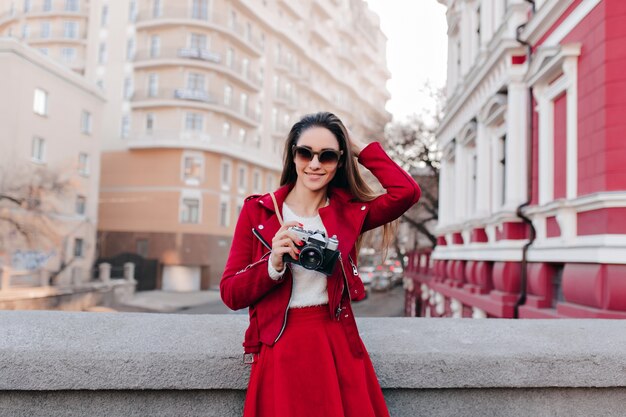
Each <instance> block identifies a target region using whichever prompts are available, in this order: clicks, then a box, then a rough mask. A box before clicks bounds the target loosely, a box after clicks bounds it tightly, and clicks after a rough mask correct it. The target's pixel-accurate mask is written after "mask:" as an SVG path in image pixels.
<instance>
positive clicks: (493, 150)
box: [487, 128, 502, 213]
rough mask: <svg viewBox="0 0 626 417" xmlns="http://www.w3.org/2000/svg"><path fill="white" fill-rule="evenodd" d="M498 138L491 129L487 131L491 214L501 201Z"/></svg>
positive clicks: (497, 208) (496, 209)
mask: <svg viewBox="0 0 626 417" xmlns="http://www.w3.org/2000/svg"><path fill="white" fill-rule="evenodd" d="M499 140H500V138H499V137H498V135H496V132H495V131H494V129H493V128H488V129H487V142H488V144H489V149H490V152H489V153H490V155H491V164H490V166H491V173H492V174H491V201H490V204H491V210H490V212H491V213H495V212H497V211H498V210H499V209H500V201H501V198H502V197H501V196H500V193H501V191H500V190H501V189H502V186H501V185H500V184H501V181H502V178H501V176H500V161H499V159H500V143H499Z"/></svg>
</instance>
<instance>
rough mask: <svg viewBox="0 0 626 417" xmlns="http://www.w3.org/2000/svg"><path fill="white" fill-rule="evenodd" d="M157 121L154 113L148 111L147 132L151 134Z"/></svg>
mask: <svg viewBox="0 0 626 417" xmlns="http://www.w3.org/2000/svg"><path fill="white" fill-rule="evenodd" d="M155 121H156V117H155V116H154V113H146V133H148V134H151V133H152V132H153V131H154V123H155Z"/></svg>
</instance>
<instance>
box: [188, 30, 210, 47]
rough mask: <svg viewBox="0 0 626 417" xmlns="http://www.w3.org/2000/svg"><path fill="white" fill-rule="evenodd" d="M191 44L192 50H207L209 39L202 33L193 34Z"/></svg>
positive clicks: (190, 39)
mask: <svg viewBox="0 0 626 417" xmlns="http://www.w3.org/2000/svg"><path fill="white" fill-rule="evenodd" d="M189 44H190V45H189V47H190V48H192V49H207V37H206V35H203V34H201V33H192V34H191V37H190V38H189Z"/></svg>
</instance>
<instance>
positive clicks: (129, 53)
mask: <svg viewBox="0 0 626 417" xmlns="http://www.w3.org/2000/svg"><path fill="white" fill-rule="evenodd" d="M134 58H135V38H130V39H128V40H127V41H126V60H127V61H132V60H133V59H134Z"/></svg>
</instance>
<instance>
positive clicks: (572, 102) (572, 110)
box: [563, 57, 578, 199]
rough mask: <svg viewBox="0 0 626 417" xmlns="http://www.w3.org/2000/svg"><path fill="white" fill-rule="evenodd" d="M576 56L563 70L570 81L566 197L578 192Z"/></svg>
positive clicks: (565, 64) (568, 92) (566, 62)
mask: <svg viewBox="0 0 626 417" xmlns="http://www.w3.org/2000/svg"><path fill="white" fill-rule="evenodd" d="M577 63H578V61H577V59H576V57H573V58H567V59H566V61H565V63H564V64H563V72H564V73H565V76H566V77H567V79H568V81H569V86H568V87H567V98H566V100H567V111H566V117H567V128H566V130H567V154H566V158H567V165H566V167H567V168H566V169H567V177H566V178H567V183H566V197H567V198H568V199H571V198H576V196H577V194H578V69H577Z"/></svg>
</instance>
